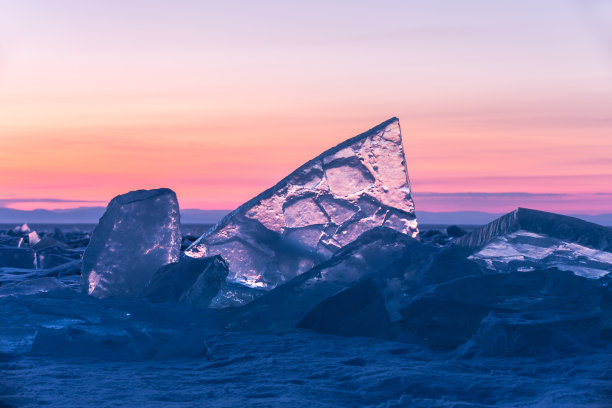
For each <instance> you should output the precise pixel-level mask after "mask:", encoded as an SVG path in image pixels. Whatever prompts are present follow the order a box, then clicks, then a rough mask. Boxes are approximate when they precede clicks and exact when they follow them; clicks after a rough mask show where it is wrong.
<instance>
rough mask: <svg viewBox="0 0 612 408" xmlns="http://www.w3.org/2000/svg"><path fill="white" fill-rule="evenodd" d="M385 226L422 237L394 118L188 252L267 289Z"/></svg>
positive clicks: (290, 179) (323, 158) (300, 172)
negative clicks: (214, 259) (218, 261)
mask: <svg viewBox="0 0 612 408" xmlns="http://www.w3.org/2000/svg"><path fill="white" fill-rule="evenodd" d="M382 225H384V226H387V227H390V228H393V229H395V230H397V231H400V232H402V233H406V234H409V235H412V236H416V235H417V234H418V229H417V221H416V217H415V215H414V203H413V201H412V197H411V194H410V182H409V180H408V172H407V170H406V158H405V157H404V149H403V146H402V137H401V132H400V125H399V120H398V119H396V118H393V119H390V120H388V121H386V122H384V123H381V124H380V125H378V126H376V127H375V128H373V129H371V130H369V131H367V132H365V133H363V134H361V135H358V136H355V137H353V138H351V139H348V140H346V141H344V142H343V143H341V144H339V145H338V146H336V147H334V148H332V149H330V150H328V151H326V152H324V153H323V154H321V155H320V156H318V157H316V158H315V159H313V160H311V161H309V162H307V163H306V164H304V165H303V166H301V167H299V168H298V169H297V170H295V171H294V172H293V173H291V174H290V175H289V176H287V177H286V178H284V179H283V180H281V181H280V182H279V183H278V184H276V185H275V186H274V187H272V188H270V189H268V190H266V191H264V192H263V193H261V194H260V195H258V196H257V197H255V198H253V199H251V200H250V201H248V202H246V203H245V204H243V205H242V206H240V207H238V208H237V209H236V210H235V211H233V212H232V213H230V214H228V215H227V216H226V217H225V218H223V219H222V220H221V221H220V222H219V223H218V224H217V225H216V226H215V227H214V228H212V229H211V230H210V231H208V232H207V233H205V234H204V235H202V236H201V237H200V238H199V239H198V240H197V241H196V242H194V243H193V244H192V245H191V246H190V247H189V248H187V250H186V251H185V254H186V255H188V256H191V257H202V256H212V255H221V256H222V257H223V258H224V259H225V260H226V261H227V262H228V264H229V270H230V272H229V276H228V280H230V281H233V282H238V283H241V284H243V285H247V286H250V287H256V288H262V289H265V290H269V289H272V288H274V287H276V286H277V285H278V284H280V283H282V282H284V281H287V280H289V279H291V278H293V277H295V276H296V275H299V274H300V273H302V272H304V271H307V270H308V269H310V268H311V267H312V266H313V265H314V264H315V263H318V262H320V261H323V260H326V259H328V258H330V257H331V255H332V254H333V253H334V252H335V251H337V250H338V249H339V248H341V247H343V246H344V245H346V244H348V243H350V242H352V241H353V240H355V239H356V238H357V237H358V236H359V235H361V234H362V233H363V232H365V231H367V230H369V229H372V228H375V227H378V226H382Z"/></svg>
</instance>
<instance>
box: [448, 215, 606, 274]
mask: <svg viewBox="0 0 612 408" xmlns="http://www.w3.org/2000/svg"><path fill="white" fill-rule="evenodd" d="M454 243H455V245H457V246H459V247H461V248H463V249H465V250H466V252H468V253H469V254H470V259H473V260H475V261H476V262H478V263H479V264H480V265H481V266H482V267H484V268H486V269H489V270H491V271H497V272H510V271H514V272H517V271H518V272H527V271H532V270H534V269H537V268H548V267H555V268H557V269H560V270H566V271H571V272H573V273H574V274H576V275H579V276H585V277H588V278H599V277H601V276H605V275H607V274H608V273H610V271H612V230H611V229H609V228H606V227H602V226H600V225H597V224H593V223H590V222H587V221H583V220H580V219H577V218H573V217H568V216H565V215H559V214H553V213H547V212H544V211H536V210H529V209H525V208H519V209H517V210H515V211H513V212H511V213H509V214H507V215H505V216H503V217H501V218H498V219H497V220H495V221H493V222H491V223H490V224H487V225H486V226H484V227H483V228H481V229H479V230H477V231H474V232H471V233H469V234H467V235H464V236H463V237H460V238H458V239H457V240H455V241H454Z"/></svg>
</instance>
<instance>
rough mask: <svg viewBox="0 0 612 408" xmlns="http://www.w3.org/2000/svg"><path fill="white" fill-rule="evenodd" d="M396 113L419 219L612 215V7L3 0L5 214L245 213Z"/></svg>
mask: <svg viewBox="0 0 612 408" xmlns="http://www.w3.org/2000/svg"><path fill="white" fill-rule="evenodd" d="M393 116H397V117H399V119H400V123H401V127H402V134H403V141H404V147H405V151H406V156H407V164H408V171H409V174H410V179H411V183H412V189H413V194H414V197H415V204H416V210H417V212H418V211H419V210H422V211H457V210H479V211H488V212H504V211H510V210H512V209H514V208H516V207H517V206H524V207H530V208H536V209H541V210H547V211H555V212H561V213H581V214H599V213H610V212H612V2H610V1H608V0H498V1H490V0H478V1H475V0H461V1H457V0H447V1H440V0H432V1H427V2H423V1H407V0H403V1H381V0H379V1H334V2H329V1H319V0H311V1H307V2H306V1H303V2H297V1H286V0H270V1H257V2H253V1H223V2H220V1H214V2H213V1H210V2H209V1H195V0H189V1H188V0H165V1H160V0H147V1H144V0H130V1H125V0H103V1H96V0H88V1H81V0H71V1H66V0H37V1H36V0H19V1H9V0H0V206H5V207H11V208H19V209H33V208H48V209H54V208H71V207H79V206H99V205H106V203H107V202H108V201H109V200H110V199H111V198H112V197H114V196H115V195H117V194H121V193H125V192H127V191H130V190H134V189H140V188H157V187H169V188H172V189H173V190H175V191H176V192H177V195H178V197H179V202H180V205H181V208H201V209H233V208H235V207H236V206H238V205H240V204H241V203H242V202H244V201H246V200H248V199H249V198H251V197H253V196H254V195H256V194H258V193H259V192H261V191H263V190H265V189H266V188H268V187H270V186H272V185H273V184H275V182H277V181H278V180H280V179H281V178H283V177H284V176H285V175H287V174H288V173H289V172H291V171H292V170H294V169H295V168H297V167H298V166H300V165H301V164H302V163H304V162H305V161H307V160H309V159H311V158H313V157H315V156H316V155H318V154H319V153H321V152H323V151H324V150H327V149H328V148H330V147H332V146H334V145H336V144H338V143H340V142H341V141H343V140H344V139H346V138H349V137H352V136H354V135H357V134H359V133H361V132H363V131H365V130H368V129H369V128H371V127H373V126H375V125H377V124H378V123H380V122H382V121H384V120H386V119H389V118H390V117H393Z"/></svg>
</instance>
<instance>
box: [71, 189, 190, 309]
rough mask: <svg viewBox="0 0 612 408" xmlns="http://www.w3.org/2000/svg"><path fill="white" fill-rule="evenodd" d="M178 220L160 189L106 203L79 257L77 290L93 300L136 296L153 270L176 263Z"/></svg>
mask: <svg viewBox="0 0 612 408" xmlns="http://www.w3.org/2000/svg"><path fill="white" fill-rule="evenodd" d="M180 246H181V232H180V215H179V206H178V201H177V198H176V194H175V193H174V192H173V191H172V190H170V189H166V188H161V189H156V190H137V191H131V192H129V193H127V194H122V195H119V196H117V197H115V198H113V199H112V200H111V202H110V203H109V204H108V206H107V208H106V212H105V213H104V215H103V216H102V218H101V219H100V222H99V223H98V225H97V226H96V228H95V230H94V232H93V234H92V237H91V241H90V243H89V245H88V246H87V249H86V250H85V253H84V254H83V270H82V275H81V290H82V291H83V293H88V294H90V295H93V296H97V297H107V296H117V297H134V296H137V295H138V294H139V293H140V292H141V291H142V290H143V289H144V287H145V285H146V284H147V282H148V281H149V280H150V279H151V277H152V276H153V274H154V273H155V271H157V270H158V269H159V268H160V267H162V266H164V265H167V264H169V263H171V262H176V261H177V260H178V258H179V252H180Z"/></svg>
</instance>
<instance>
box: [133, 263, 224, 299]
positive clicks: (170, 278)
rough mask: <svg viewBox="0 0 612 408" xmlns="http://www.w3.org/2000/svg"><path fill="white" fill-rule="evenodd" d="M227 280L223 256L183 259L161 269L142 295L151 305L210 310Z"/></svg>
mask: <svg viewBox="0 0 612 408" xmlns="http://www.w3.org/2000/svg"><path fill="white" fill-rule="evenodd" d="M226 277H227V263H225V261H224V260H223V258H221V257H220V256H213V257H210V258H188V257H184V258H183V259H181V260H180V261H179V262H175V263H171V264H168V265H166V266H163V267H161V268H160V269H159V270H158V271H157V272H155V275H153V278H152V279H151V281H150V282H149V284H148V285H147V287H146V288H145V289H144V291H143V292H142V293H141V295H140V297H142V298H145V299H147V300H149V301H150V302H154V303H158V302H179V303H189V304H195V305H201V306H208V305H209V304H210V301H211V300H212V299H213V298H214V297H215V296H216V295H217V293H218V292H219V289H221V285H222V284H223V282H225V278H226Z"/></svg>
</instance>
